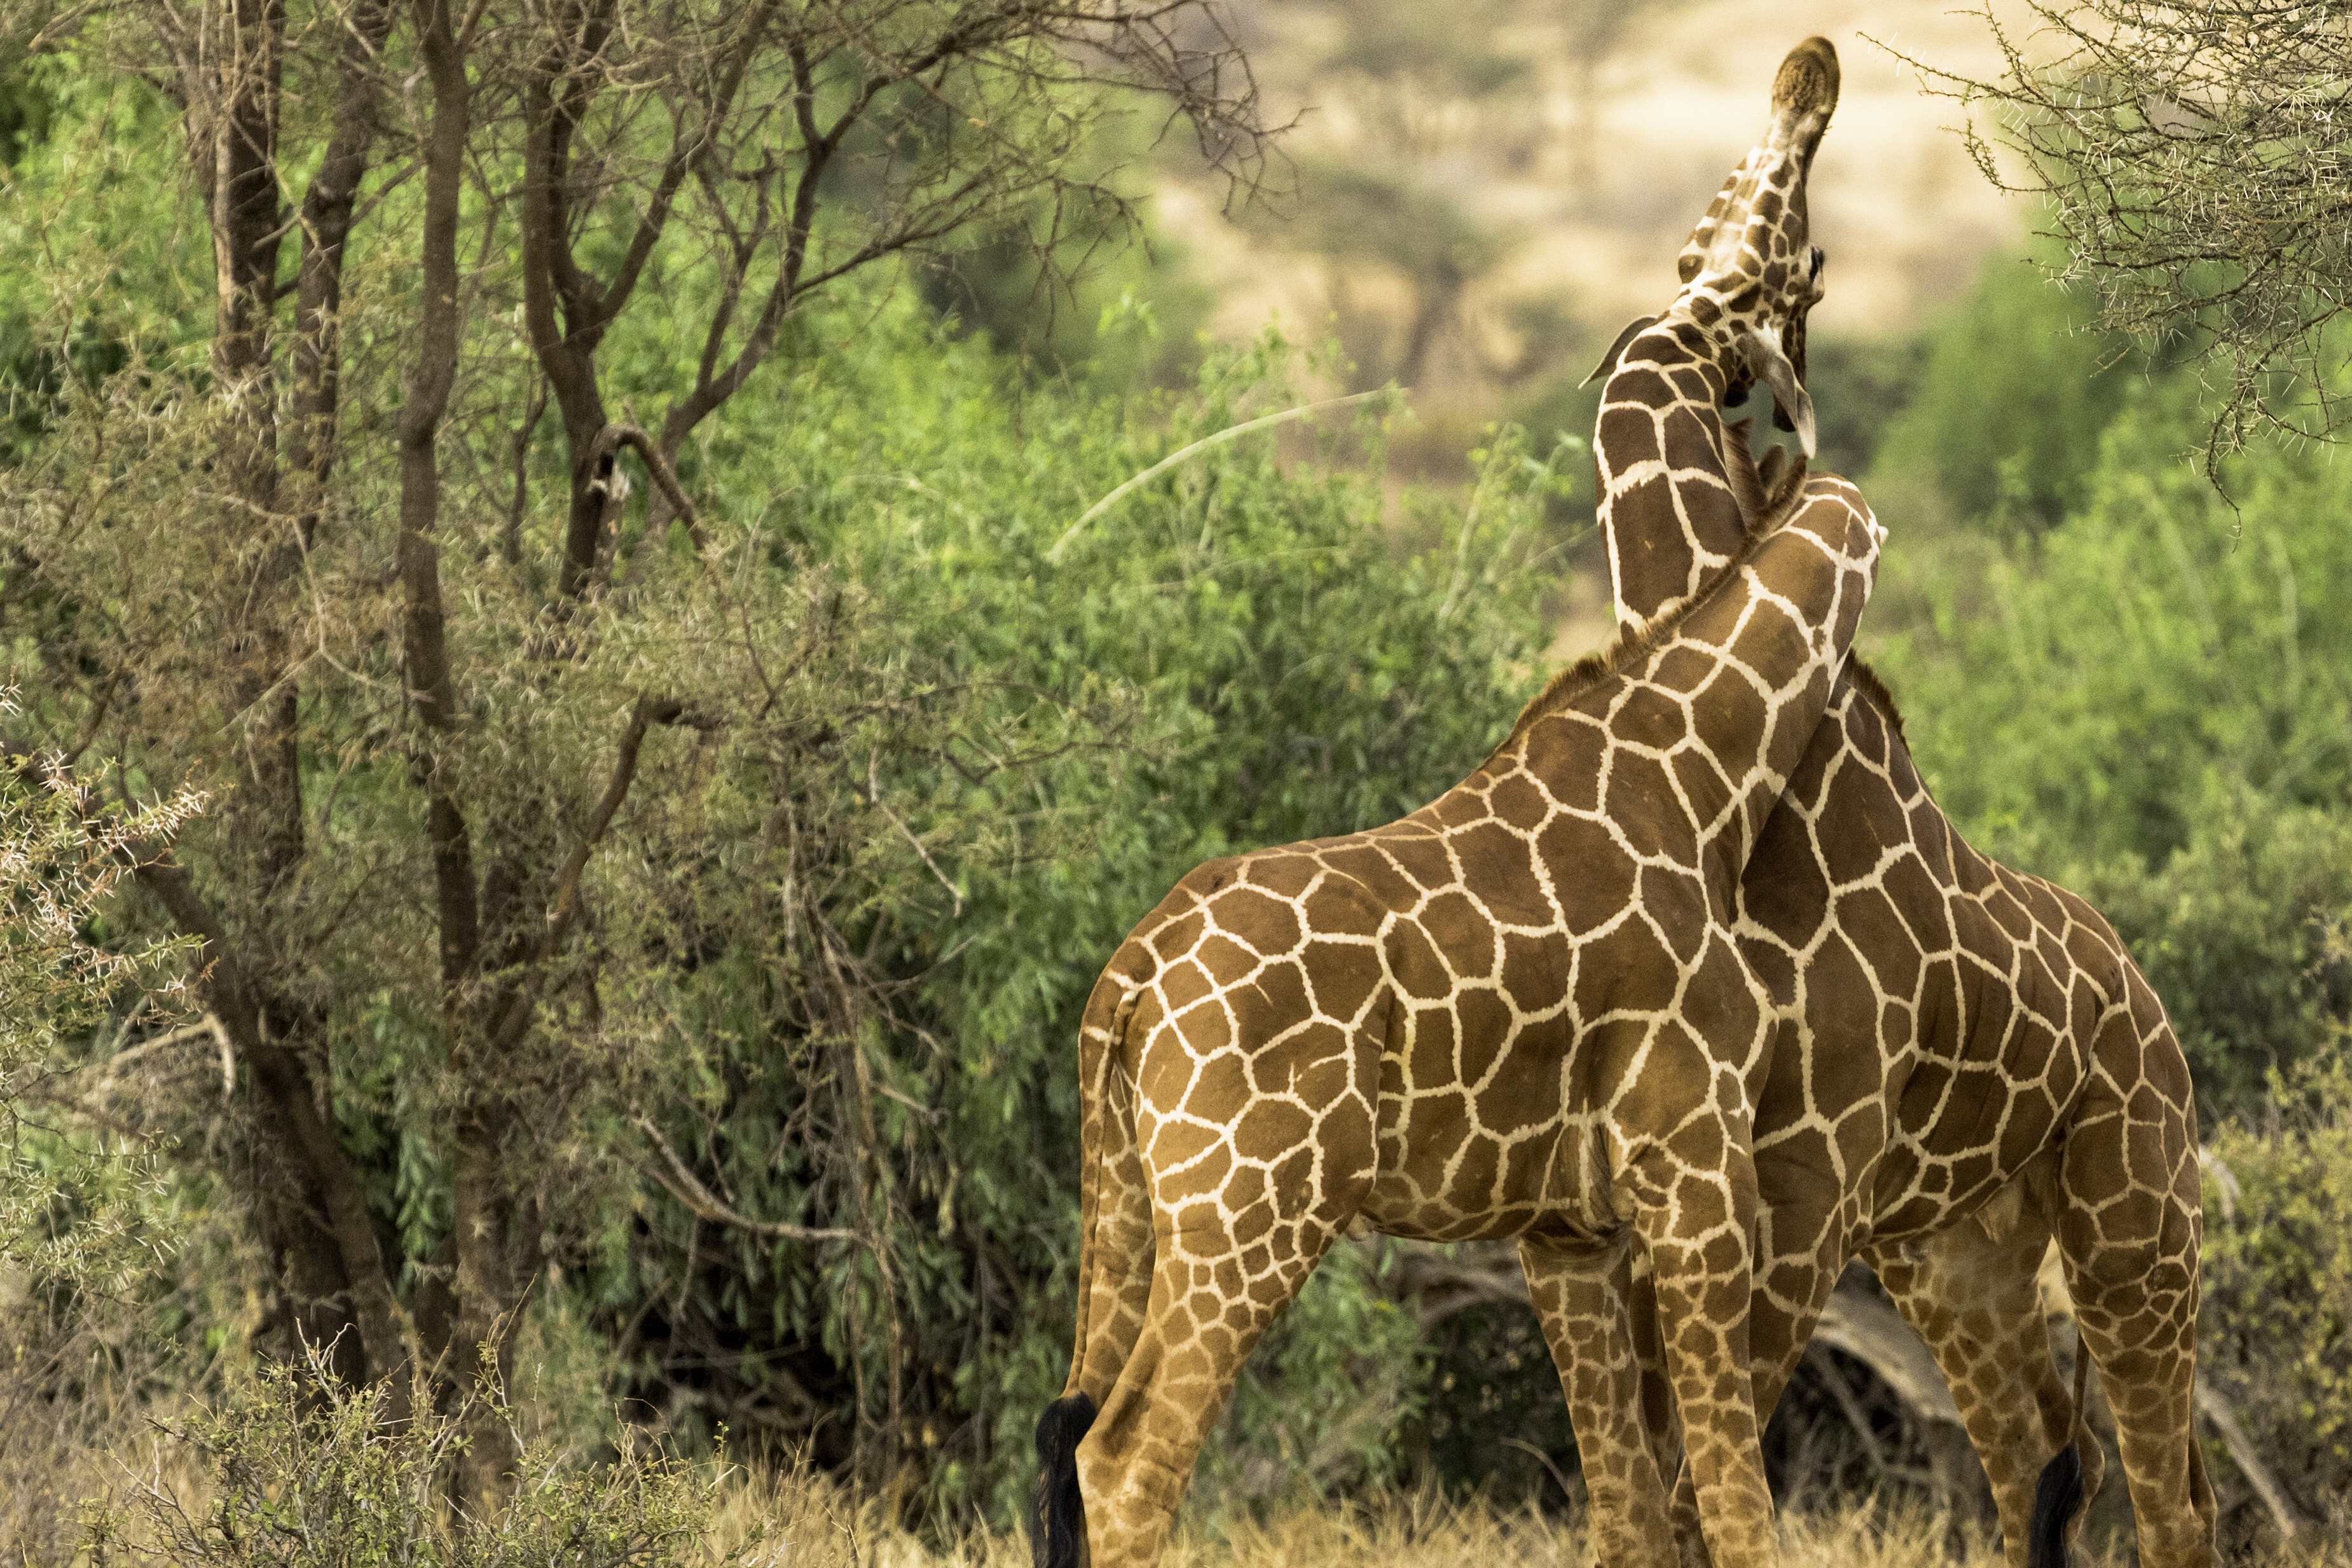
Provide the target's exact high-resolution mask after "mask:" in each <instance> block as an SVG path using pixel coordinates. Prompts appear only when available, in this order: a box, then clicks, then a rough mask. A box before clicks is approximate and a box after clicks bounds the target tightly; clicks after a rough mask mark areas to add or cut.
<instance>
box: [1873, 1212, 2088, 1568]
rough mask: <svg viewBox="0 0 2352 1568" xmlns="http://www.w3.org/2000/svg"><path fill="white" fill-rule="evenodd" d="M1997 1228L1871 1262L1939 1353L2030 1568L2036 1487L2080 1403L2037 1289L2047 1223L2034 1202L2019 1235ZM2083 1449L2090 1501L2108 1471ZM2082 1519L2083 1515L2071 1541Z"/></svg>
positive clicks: (1955, 1233) (1940, 1237)
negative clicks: (2054, 1348)
mask: <svg viewBox="0 0 2352 1568" xmlns="http://www.w3.org/2000/svg"><path fill="white" fill-rule="evenodd" d="M1999 1202H2000V1200H1999V1199H1996V1200H1995V1203H1996V1205H1998V1203H1999ZM1995 1228H2001V1229H2002V1230H2003V1234H2001V1235H2000V1236H1998V1237H1996V1236H1994V1235H1992V1234H1990V1231H1989V1229H1988V1227H1987V1226H1986V1225H1984V1224H1983V1223H1980V1222H1979V1220H1977V1219H1975V1218H1969V1219H1964V1220H1962V1221H1960V1222H1959V1223H1958V1225H1955V1226H1950V1227H1948V1229H1945V1230H1943V1231H1940V1232H1938V1233H1937V1234H1936V1235H1935V1236H1932V1237H1927V1238H1926V1239H1925V1240H1923V1241H1918V1242H1913V1243H1907V1244H1905V1245H1903V1246H1899V1247H1896V1246H1888V1247H1872V1248H1870V1249H1868V1250H1867V1251H1866V1252H1865V1253H1864V1261H1865V1262H1867V1263H1869V1264H1870V1266H1871V1267H1872V1268H1874V1269H1875V1270H1876V1271H1877V1274H1878V1279H1879V1283H1881V1284H1882V1285H1884V1286H1885V1287H1886V1293H1887V1295H1888V1296H1890V1297H1892V1298H1893V1299H1894V1301H1895V1310H1897V1311H1899V1312H1901V1313H1902V1314H1903V1319H1904V1321H1906V1322H1907V1323H1909V1324H1910V1325H1911V1327H1912V1328H1913V1329H1914V1330H1916V1331H1917V1332H1918V1335H1919V1337H1920V1338H1921V1339H1923V1340H1925V1341H1926V1342H1927V1349H1928V1350H1929V1351H1930V1352H1933V1353H1934V1355H1935V1357H1936V1365H1937V1368H1938V1369H1939V1370H1941V1371H1942V1373H1943V1374H1944V1381H1945V1383H1946V1384H1948V1385H1949V1386H1950V1388H1951V1391H1952V1400H1953V1403H1954V1404H1956V1405H1958V1406H1959V1411H1960V1420H1961V1422H1962V1424H1963V1425H1964V1426H1966V1427H1967V1428H1968V1434H1969V1444H1970V1445H1971V1446H1972V1447H1974V1448H1975V1449H1976V1453H1977V1458H1978V1459H1979V1460H1980V1461H1981V1462H1982V1463H1983V1465H1984V1469H1985V1479H1986V1480H1987V1481H1988V1482H1989V1483H1990V1486H1991V1488H1992V1497H1993V1506H1994V1507H1995V1508H1996V1509H1997V1510H1999V1512H2000V1538H2001V1550H2002V1553H2003V1555H2004V1557H2005V1558H2006V1559H2007V1562H2008V1563H2009V1568H2025V1563H2026V1560H2027V1556H2028V1553H2029V1552H2030V1550H2031V1546H2032V1542H2031V1539H2030V1536H2029V1532H2028V1529H2027V1527H2028V1525H2029V1524H2030V1523H2031V1522H2032V1518H2033V1501H2034V1492H2035V1489H2036V1488H2037V1486H2038V1485H2039V1483H2040V1481H2041V1478H2042V1468H2043V1467H2045V1466H2046V1465H2048V1464H2049V1462H2050V1460H2051V1459H2052V1458H2054V1457H2055V1456H2056V1455H2057V1453H2058V1451H2059V1450H2060V1449H2061V1448H2063V1447H2065V1446H2066V1444H2067V1443H2068V1442H2069V1441H2070V1440H2071V1439H2072V1437H2073V1436H2074V1394H2073V1393H2072V1392H2071V1391H2070V1390H2069V1389H2068V1388H2067V1387H2066V1384H2065V1383H2064V1380H2063V1379H2062V1378H2061V1377H2060V1376H2059V1374H2058V1367H2057V1363H2056V1362H2055V1361H2054V1360H2053V1358H2052V1355H2051V1350H2050V1323H2049V1320H2048V1318H2047V1317H2046V1316H2045V1315H2044V1314H2043V1311H2042V1296H2041V1290H2040V1289H2039V1287H2038V1286H2037V1284H2036V1282H2035V1281H2036V1276H2037V1275H2038V1273H2039V1271H2040V1269H2041V1266H2042V1257H2043V1255H2044V1254H2045V1253H2046V1252H2047V1251H2048V1250H2049V1247H2050V1223H2049V1217H2048V1215H2046V1214H2044V1213H2043V1212H2042V1209H2041V1206H2040V1205H2037V1204H2034V1203H2032V1202H2031V1201H2030V1200H2029V1201H2028V1202H2027V1203H2026V1204H2025V1205H2023V1207H2022V1208H2021V1210H2020V1211H2019V1212H2018V1214H2017V1215H2016V1218H2015V1222H2014V1226H2013V1228H2009V1227H2006V1226H1996V1227H1995ZM2088 1448H2089V1452H2088V1453H2087V1454H2086V1455H2084V1495H2085V1496H2089V1495H2091V1494H2092V1493H2095V1491H2096V1490H2097V1489H2098V1484H2099V1470H2100V1467H2101V1466H2102V1465H2103V1463H2104V1460H2103V1459H2102V1458H2101V1457H2100V1454H2099V1450H2098V1447H2097V1445H2096V1444H2091V1445H2088ZM2082 1521H2083V1510H2076V1512H2075V1515H2074V1519H2073V1520H2071V1521H2068V1523H2067V1527H2066V1532H2067V1538H2068V1539H2069V1540H2072V1539H2073V1538H2074V1535H2075V1534H2076V1533H2078V1532H2079V1531H2081V1529H2082Z"/></svg>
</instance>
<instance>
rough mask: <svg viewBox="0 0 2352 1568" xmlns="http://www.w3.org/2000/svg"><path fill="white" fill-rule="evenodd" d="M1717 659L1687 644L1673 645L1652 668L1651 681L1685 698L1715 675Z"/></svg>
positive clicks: (1668, 647)
mask: <svg viewBox="0 0 2352 1568" xmlns="http://www.w3.org/2000/svg"><path fill="white" fill-rule="evenodd" d="M1715 669H1716V658H1715V656H1714V655H1712V654H1708V653H1702V652H1701V651H1699V650H1698V649H1697V648H1695V647H1691V646H1690V645H1689V644H1687V643H1671V644H1669V645H1667V647H1666V648H1665V650H1664V652H1663V653H1661V654H1659V655H1658V657H1657V658H1656V659H1655V660H1654V662H1653V663H1652V665H1651V668H1650V681H1651V683H1652V684H1653V685H1655V686H1660V687H1664V689H1666V690H1668V691H1673V692H1679V693H1681V694H1682V695H1684V696H1688V695H1689V694H1690V693H1692V692H1694V691H1696V690H1697V689H1699V687H1700V685H1701V684H1703V683H1704V682H1705V681H1706V678H1707V677H1708V676H1710V675H1713V674H1714V673H1715Z"/></svg>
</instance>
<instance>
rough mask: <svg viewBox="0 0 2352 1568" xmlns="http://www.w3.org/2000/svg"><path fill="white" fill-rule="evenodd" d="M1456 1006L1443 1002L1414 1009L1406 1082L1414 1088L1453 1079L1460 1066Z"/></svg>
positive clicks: (1452, 1080) (1447, 1081) (1448, 1081)
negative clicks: (1456, 1035) (1455, 1055)
mask: <svg viewBox="0 0 2352 1568" xmlns="http://www.w3.org/2000/svg"><path fill="white" fill-rule="evenodd" d="M1408 1064H1409V1065H1408V1068H1407V1076H1406V1082H1407V1084H1408V1085H1409V1086H1411V1087H1412V1088H1427V1087H1429V1086H1430V1085H1433V1084H1440V1083H1452V1082H1454V1080H1455V1079H1456V1078H1457V1077H1458V1076H1459V1074H1460V1071H1461V1068H1460V1066H1459V1064H1458V1062H1457V1061H1456V1059H1455V1058H1454V1009H1453V1007H1452V1006H1451V1005H1449V1004H1447V1003H1444V1002H1437V1003H1433V1004H1430V1005H1426V1006H1422V1007H1416V1008H1414V1009H1413V1011H1412V1053H1411V1056H1410V1057H1409V1058H1408Z"/></svg>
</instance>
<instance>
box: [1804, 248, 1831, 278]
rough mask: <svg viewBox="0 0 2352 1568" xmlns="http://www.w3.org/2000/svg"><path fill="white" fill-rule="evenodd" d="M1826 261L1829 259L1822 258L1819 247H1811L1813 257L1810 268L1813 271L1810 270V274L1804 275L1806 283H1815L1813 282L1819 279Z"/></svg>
mask: <svg viewBox="0 0 2352 1568" xmlns="http://www.w3.org/2000/svg"><path fill="white" fill-rule="evenodd" d="M1828 260H1829V258H1828V257H1826V256H1823V255H1822V247H1820V246H1818V245H1817V246H1815V247H1813V256H1812V268H1813V269H1812V270H1811V272H1808V273H1807V274H1805V277H1806V279H1807V280H1808V281H1815V280H1818V279H1820V277H1821V275H1822V266H1823V265H1824V264H1826V263H1827V262H1828Z"/></svg>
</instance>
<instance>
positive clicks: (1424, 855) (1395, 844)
mask: <svg viewBox="0 0 2352 1568" xmlns="http://www.w3.org/2000/svg"><path fill="white" fill-rule="evenodd" d="M1381 843H1382V844H1383V846H1384V847H1386V848H1387V849H1388V852H1389V857H1390V858H1391V859H1393V860H1394V861H1395V862H1396V865H1397V869H1399V870H1401V871H1402V872H1403V873H1404V874H1405V875H1406V876H1408V877H1410V878H1412V879H1413V880H1414V881H1415V882H1417V883H1419V884H1420V885H1421V886H1422V887H1423V889H1430V888H1445V887H1451V886H1453V883H1454V862H1453V860H1452V859H1451V858H1449V857H1448V856H1447V855H1446V853H1445V841H1444V839H1443V838H1440V837H1437V836H1435V835H1434V834H1425V833H1420V832H1399V833H1395V834H1392V835H1382V837H1381Z"/></svg>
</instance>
